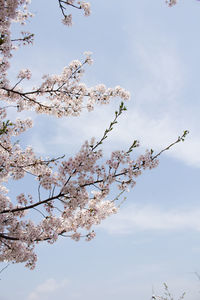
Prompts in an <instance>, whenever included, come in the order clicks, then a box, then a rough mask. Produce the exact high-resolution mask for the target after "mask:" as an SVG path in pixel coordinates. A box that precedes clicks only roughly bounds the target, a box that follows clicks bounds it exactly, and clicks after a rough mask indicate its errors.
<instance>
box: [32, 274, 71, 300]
mask: <svg viewBox="0 0 200 300" xmlns="http://www.w3.org/2000/svg"><path fill="white" fill-rule="evenodd" d="M68 284H69V281H68V279H63V280H62V281H60V282H58V281H56V280H55V279H53V278H50V279H47V280H46V281H45V282H43V283H41V284H40V285H38V286H37V287H36V288H35V290H34V291H32V292H31V293H30V294H29V296H28V300H44V299H48V298H49V296H50V294H52V293H54V292H55V291H58V290H60V289H63V288H65V287H66V286H68Z"/></svg>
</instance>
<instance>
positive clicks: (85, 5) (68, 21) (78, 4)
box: [58, 0, 91, 26]
mask: <svg viewBox="0 0 200 300" xmlns="http://www.w3.org/2000/svg"><path fill="white" fill-rule="evenodd" d="M58 1H59V5H60V9H61V12H62V14H63V17H64V19H63V20H62V23H63V24H64V25H67V26H72V14H66V12H65V11H66V9H67V6H72V7H73V8H77V9H81V10H83V12H84V15H85V16H86V17H87V16H89V15H90V14H91V8H90V3H89V2H85V1H75V0H67V1H62V0H58Z"/></svg>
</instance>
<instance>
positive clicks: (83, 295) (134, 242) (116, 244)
mask: <svg viewBox="0 0 200 300" xmlns="http://www.w3.org/2000/svg"><path fill="white" fill-rule="evenodd" d="M90 3H91V7H92V14H91V16H90V17H87V18H86V17H84V16H83V15H82V14H81V13H80V12H79V11H72V13H73V22H74V24H73V26H72V27H70V28H68V27H66V26H64V25H63V24H62V23H61V19H62V16H61V13H60V11H59V8H58V3H57V1H56V0H42V1H39V0H32V4H31V11H32V12H33V13H34V14H35V17H34V18H33V19H32V20H31V21H30V22H29V23H28V24H27V26H26V30H29V31H31V32H34V33H35V42H34V45H33V46H32V47H25V48H23V49H20V50H19V51H17V52H16V53H15V55H14V57H13V59H12V64H11V65H12V66H11V69H10V71H9V76H10V78H11V79H12V80H15V76H16V75H17V73H18V70H20V69H23V68H30V69H31V70H32V73H33V78H32V82H30V83H29V82H28V83H27V89H28V87H29V85H30V86H31V85H32V84H33V85H35V84H36V85H37V84H38V83H39V82H40V79H41V77H42V75H43V74H47V73H48V74H59V73H61V71H62V68H63V67H64V66H65V65H67V64H68V63H69V62H70V61H71V60H73V59H83V52H84V51H91V52H93V59H94V64H93V65H92V66H88V67H87V70H86V73H85V76H84V79H83V80H84V82H85V83H87V84H88V85H89V86H93V85H96V84H99V83H105V84H106V85H107V86H109V87H114V86H116V85H121V86H122V87H124V88H126V89H127V90H129V91H130V93H131V100H130V101H129V102H127V103H126V106H127V109H128V110H127V112H125V113H124V114H123V116H122V117H121V119H120V121H119V123H118V124H117V126H116V127H115V129H114V130H113V132H112V133H111V134H110V136H109V139H108V141H106V142H105V143H104V145H103V150H104V155H105V157H108V156H109V154H110V152H111V151H113V150H116V149H127V148H128V147H129V146H130V144H131V142H132V141H133V140H134V139H139V140H140V144H141V147H140V148H139V149H138V150H137V151H136V152H135V155H137V154H138V153H142V152H144V151H145V149H147V148H149V149H151V148H153V149H154V150H155V151H156V152H158V151H160V150H161V149H162V148H163V147H166V146H167V145H169V144H171V143H172V142H173V141H174V140H176V138H177V137H178V136H179V135H181V134H182V133H183V131H184V130H186V129H187V130H189V131H190V134H189V135H188V136H187V138H186V140H185V142H184V143H179V144H178V145H176V146H175V147H174V148H173V149H171V150H170V151H168V152H166V153H164V154H163V155H162V156H161V157H160V164H159V166H158V167H157V168H156V169H154V170H152V171H146V172H145V173H143V175H142V176H141V177H139V178H138V180H137V184H136V186H135V188H134V189H133V190H131V191H130V192H129V193H127V195H126V197H127V200H126V201H125V202H124V203H123V205H122V206H121V209H120V211H119V213H118V214H117V215H115V216H112V217H110V218H109V219H107V220H105V221H104V222H102V224H101V225H100V226H99V227H97V228H95V230H96V233H97V236H96V238H95V239H94V240H92V241H91V242H89V243H87V242H85V241H80V242H78V243H77V242H74V241H72V240H68V239H60V240H59V241H58V242H57V243H56V244H54V245H48V244H47V245H46V244H45V245H40V246H38V247H37V248H36V252H37V254H38V263H37V266H36V268H35V270H34V271H29V270H28V269H26V268H25V267H24V265H23V264H22V265H16V264H15V265H12V264H10V265H9V266H8V267H7V268H6V269H5V270H4V271H3V272H2V273H1V274H0V279H1V280H0V285H1V293H0V300H13V299H14V297H15V298H17V299H20V300H46V299H48V300H54V299H56V298H60V299H70V300H82V299H87V300H93V299H94V298H95V299H96V300H100V299H101V300H102V299H104V300H114V299H115V300H121V299H122V298H125V299H126V300H129V299H130V300H133V299H140V300H148V299H149V300H150V298H151V295H152V291H154V292H155V294H159V295H162V294H163V283H164V282H166V283H167V284H168V286H169V289H170V291H171V292H172V294H174V296H175V298H174V300H176V299H178V297H179V296H180V295H181V294H182V293H183V292H186V296H185V299H188V300H198V299H199V297H200V295H199V293H200V281H199V279H198V278H197V276H196V275H195V272H197V273H199V274H200V264H199V263H198V261H199V256H200V204H199V175H200V155H199V153H200V137H199V131H200V121H199V111H200V101H199V97H200V96H199V95H200V85H199V70H200V60H199V53H200V41H199V28H200V18H199V14H200V3H199V2H198V1H195V0H190V1H188V0H187V1H186V0H179V1H178V4H177V5H176V6H175V7H173V8H168V7H167V5H166V4H165V1H164V0H152V1H151V0H126V1H120V0H107V1H104V0H101V1H95V0H91V1H90ZM24 30H25V28H24ZM13 32H14V33H15V28H14V27H13ZM119 103H120V102H119V101H118V100H113V101H112V102H111V103H110V104H109V105H108V106H101V107H96V108H95V110H94V112H91V113H86V112H84V113H83V114H82V115H81V116H80V117H79V118H72V117H71V118H65V119H55V118H53V117H49V116H37V115H35V114H33V113H30V112H27V113H23V115H24V116H25V115H26V116H27V115H30V116H31V117H32V118H33V120H34V124H35V126H34V128H33V129H32V130H30V131H29V132H28V133H27V134H25V135H24V139H23V143H24V145H29V144H30V145H32V146H33V147H34V149H35V151H36V152H37V153H38V154H40V155H43V156H48V155H49V156H53V155H54V156H55V155H60V154H66V156H71V155H73V154H74V153H76V152H77V151H78V150H79V148H80V146H81V144H82V143H83V142H84V141H85V140H86V139H90V138H91V137H92V136H95V137H96V138H97V139H98V138H100V137H101V136H102V133H103V132H104V130H105V128H107V127H108V125H109V123H110V121H111V120H112V119H113V115H114V111H115V110H116V109H117V108H118V106H119ZM10 115H11V116H12V117H15V115H14V112H12V111H11V112H10ZM83 124H84V125H83ZM27 187H28V189H29V190H33V192H34V188H33V186H32V185H31V182H29V180H28V179H27ZM22 188H23V185H20V184H19V185H17V186H16V187H15V192H16V193H18V192H21V189H22ZM111 196H112V195H111ZM4 266H6V265H3V264H2V267H4Z"/></svg>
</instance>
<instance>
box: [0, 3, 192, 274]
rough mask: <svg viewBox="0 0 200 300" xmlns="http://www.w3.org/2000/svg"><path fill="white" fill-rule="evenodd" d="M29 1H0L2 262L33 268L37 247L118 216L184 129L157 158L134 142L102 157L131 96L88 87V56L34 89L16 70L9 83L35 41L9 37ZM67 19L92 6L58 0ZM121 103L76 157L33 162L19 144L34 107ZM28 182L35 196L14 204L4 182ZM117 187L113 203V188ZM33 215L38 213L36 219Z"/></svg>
mask: <svg viewBox="0 0 200 300" xmlns="http://www.w3.org/2000/svg"><path fill="white" fill-rule="evenodd" d="M29 3H30V1H28V0H12V1H6V0H0V55H1V56H0V100H1V103H2V104H1V107H0V261H11V262H13V263H22V262H23V263H25V264H26V266H27V267H29V268H30V269H33V268H34V267H35V264H36V261H37V256H36V253H35V246H36V245H37V244H38V243H41V242H45V241H46V242H48V243H50V244H52V243H54V242H56V241H57V239H58V238H59V236H63V237H69V238H71V239H73V240H75V241H79V240H80V238H85V240H86V241H90V240H91V239H93V238H94V237H95V232H94V230H93V226H94V225H98V224H100V223H101V222H102V220H104V219H106V218H107V217H108V216H110V215H112V214H115V213H117V211H118V208H119V198H120V196H121V195H122V194H123V193H124V192H126V191H127V190H128V189H129V188H133V187H134V186H135V183H136V179H137V177H138V176H139V175H141V174H142V172H143V171H144V170H146V169H152V168H155V167H156V166H157V165H158V157H159V156H160V154H162V152H163V151H165V150H168V149H170V148H171V147H172V146H174V145H175V144H176V143H179V142H180V141H183V140H184V138H185V136H186V135H187V133H188V132H187V131H185V132H184V133H183V135H182V136H180V137H179V138H178V139H177V140H176V141H175V142H174V143H172V144H171V145H169V146H168V147H167V148H165V149H163V150H162V151H160V153H158V154H155V155H154V152H153V151H152V150H147V151H146V152H145V153H144V154H142V155H139V157H136V155H133V152H134V149H135V148H136V147H139V142H138V141H136V140H135V141H133V143H132V144H131V146H130V147H129V149H126V150H124V151H118V150H117V151H113V152H112V153H111V154H110V158H109V159H107V160H105V159H104V156H103V150H102V148H101V147H102V144H103V142H104V140H105V139H106V138H107V136H108V134H109V133H110V131H111V130H112V129H113V128H114V126H115V125H116V123H117V120H118V119H119V117H120V115H121V114H122V113H123V112H124V111H125V110H126V107H125V105H124V101H127V100H128V99H129V98H130V94H129V92H128V91H126V90H125V89H123V88H122V87H120V86H116V87H114V88H110V87H109V88H108V87H106V86H105V85H104V84H99V85H96V86H94V87H88V86H86V85H85V84H83V83H82V82H81V79H82V77H83V76H84V72H85V67H86V65H91V64H92V62H93V60H92V56H91V55H92V54H91V52H86V53H85V54H84V55H85V58H84V59H83V61H79V60H74V61H72V62H71V63H69V65H67V66H65V67H64V68H63V70H62V72H61V73H60V74H58V75H48V74H46V75H44V76H43V78H42V79H41V83H40V84H39V85H38V86H37V87H33V88H32V89H30V90H26V89H24V87H23V83H24V81H26V80H31V70H29V69H23V70H19V72H18V75H16V83H15V84H14V85H13V84H12V83H11V82H10V81H9V78H8V75H7V71H8V69H9V67H10V59H11V57H12V55H13V49H14V47H15V46H14V45H15V43H16V42H17V43H18V47H21V46H24V45H26V44H31V43H32V42H33V34H32V33H29V32H28V33H27V32H25V31H22V33H21V34H22V37H20V38H16V37H15V38H12V37H11V36H12V33H11V31H10V27H11V23H13V22H18V23H20V24H22V25H24V24H25V22H26V20H27V19H28V18H30V17H32V14H31V13H30V12H29V10H28V4H29ZM58 5H59V7H60V9H61V12H62V14H63V16H64V20H63V23H64V24H67V25H71V24H72V17H71V15H70V14H66V10H67V9H68V8H70V7H71V8H77V9H80V10H83V12H84V15H85V16H88V15H89V14H90V4H89V3H87V2H84V1H78V2H76V1H75V0H68V1H61V0H58ZM115 98H120V99H121V100H122V102H121V105H120V107H119V110H118V111H116V112H115V115H114V118H113V121H112V122H111V123H110V125H109V127H108V128H107V129H106V130H105V132H104V133H103V135H102V138H101V139H100V140H99V141H96V140H95V138H92V139H91V140H90V141H86V142H85V143H84V144H83V145H82V146H81V148H80V150H79V152H78V153H77V154H76V155H75V156H73V157H68V155H67V157H65V156H63V157H56V158H43V157H38V156H37V155H36V154H35V152H34V150H33V149H32V147H30V146H27V147H25V148H24V147H22V146H21V145H20V143H19V142H18V141H17V137H18V136H20V138H21V139H23V136H21V134H22V133H23V132H25V131H27V130H30V129H31V128H32V126H33V122H32V120H31V119H29V118H27V119H25V120H22V119H21V118H20V112H21V111H27V110H32V111H34V112H36V113H39V114H48V115H54V116H55V117H59V118H61V117H68V116H79V115H80V114H81V113H82V111H83V110H84V109H87V110H88V111H89V112H90V111H91V110H93V109H94V108H95V105H98V104H100V105H106V104H109V103H110V101H111V100H113V99H115ZM10 106H11V107H13V108H14V109H15V110H16V115H17V116H19V117H17V118H16V120H12V121H10V120H8V117H7V110H8V107H10ZM25 176H29V177H28V178H29V180H33V181H34V182H36V183H37V186H38V188H37V192H36V193H34V194H33V195H31V194H30V193H29V192H27V191H26V189H24V191H22V192H21V193H20V194H19V195H17V196H16V199H11V198H10V196H9V191H8V189H7V188H6V183H7V182H8V181H9V180H15V181H18V180H21V179H23V178H24V177H25ZM112 186H115V190H118V194H117V196H116V198H114V199H112V198H111V197H110V196H109V195H110V189H111V187H112ZM33 213H37V218H36V217H34V214H33Z"/></svg>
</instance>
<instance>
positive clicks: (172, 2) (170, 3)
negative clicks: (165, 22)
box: [165, 0, 177, 7]
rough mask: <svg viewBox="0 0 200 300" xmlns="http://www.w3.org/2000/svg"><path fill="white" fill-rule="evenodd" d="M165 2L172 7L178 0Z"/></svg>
mask: <svg viewBox="0 0 200 300" xmlns="http://www.w3.org/2000/svg"><path fill="white" fill-rule="evenodd" d="M165 2H166V4H167V5H168V6H169V7H172V6H174V5H176V4H177V0H166V1H165Z"/></svg>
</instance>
